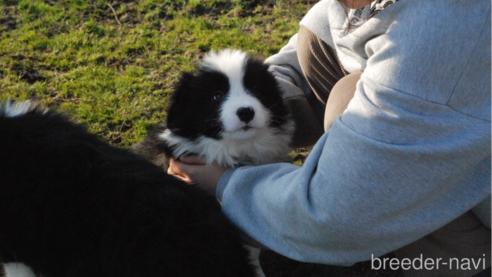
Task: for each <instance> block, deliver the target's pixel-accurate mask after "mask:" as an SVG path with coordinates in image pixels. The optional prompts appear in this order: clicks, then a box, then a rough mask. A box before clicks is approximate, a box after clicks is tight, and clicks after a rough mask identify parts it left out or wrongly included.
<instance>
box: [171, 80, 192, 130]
mask: <svg viewBox="0 0 492 277" xmlns="http://www.w3.org/2000/svg"><path fill="white" fill-rule="evenodd" d="M194 77H195V76H194V75H193V74H192V73H189V72H184V73H183V74H182V75H181V78H180V79H179V82H178V84H177V85H176V87H175V89H174V91H173V92H172V94H171V101H170V105H169V109H168V111H167V119H166V122H167V124H166V125H167V127H168V128H169V129H171V130H173V129H179V128H180V126H181V125H182V124H183V122H182V121H183V119H184V118H185V117H186V116H183V113H186V112H187V111H184V110H183V108H184V107H187V103H186V102H187V101H189V99H190V94H191V92H192V91H193V85H192V82H193V79H194Z"/></svg>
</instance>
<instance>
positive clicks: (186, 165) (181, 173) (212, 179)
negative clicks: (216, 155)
mask: <svg viewBox="0 0 492 277" xmlns="http://www.w3.org/2000/svg"><path fill="white" fill-rule="evenodd" d="M226 170H227V168H226V167H222V166H219V165H218V164H216V163H213V164H211V165H206V164H205V159H204V158H203V157H200V156H196V155H184V156H181V157H180V158H179V161H178V160H176V159H174V158H171V160H170V161H169V168H168V170H167V173H168V174H170V175H172V176H174V177H176V178H178V179H181V180H183V181H185V182H187V183H188V184H196V185H197V186H199V187H200V188H202V189H204V190H205V191H207V192H208V193H209V194H211V195H214V196H215V190H216V189H217V184H218V183H219V180H220V177H222V174H224V172H226Z"/></svg>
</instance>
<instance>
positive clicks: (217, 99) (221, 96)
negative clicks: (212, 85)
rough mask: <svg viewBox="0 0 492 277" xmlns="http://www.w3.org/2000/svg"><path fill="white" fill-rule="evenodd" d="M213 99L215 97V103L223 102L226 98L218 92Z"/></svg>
mask: <svg viewBox="0 0 492 277" xmlns="http://www.w3.org/2000/svg"><path fill="white" fill-rule="evenodd" d="M213 97H214V100H215V101H219V100H221V99H222V98H223V97H224V95H223V94H222V92H220V91H217V92H215V94H214V96H213Z"/></svg>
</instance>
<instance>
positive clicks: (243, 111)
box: [236, 107, 255, 123]
mask: <svg viewBox="0 0 492 277" xmlns="http://www.w3.org/2000/svg"><path fill="white" fill-rule="evenodd" d="M236 115H237V117H239V120H241V121H242V122H244V123H248V122H250V121H251V120H252V119H253V118H254V117H255V110H253V108H252V107H241V108H239V109H237V111H236Z"/></svg>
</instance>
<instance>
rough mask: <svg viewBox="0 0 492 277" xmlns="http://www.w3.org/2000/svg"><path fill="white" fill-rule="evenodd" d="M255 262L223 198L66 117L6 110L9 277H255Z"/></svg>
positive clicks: (0, 211)
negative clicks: (222, 204)
mask: <svg viewBox="0 0 492 277" xmlns="http://www.w3.org/2000/svg"><path fill="white" fill-rule="evenodd" d="M247 255H248V253H247V251H246V250H245V249H244V248H243V246H242V244H241V243H240V241H239V238H238V235H237V233H236V230H235V228H234V227H233V226H232V224H230V222H229V221H228V220H227V219H226V218H225V217H224V216H223V214H222V213H221V211H220V207H219V205H218V203H217V201H216V199H215V198H214V197H210V196H207V195H206V194H204V193H203V192H202V191H201V190H199V189H198V188H196V187H194V186H190V185H187V184H184V183H182V182H181V181H179V180H177V179H175V178H173V177H170V176H169V175H167V174H166V173H165V172H164V171H163V170H162V168H160V167H158V166H156V165H154V164H152V163H151V162H149V161H147V160H146V159H143V158H141V157H140V156H138V155H135V154H133V153H130V152H129V151H127V150H124V149H119V148H115V147H112V146H110V145H108V144H107V143H105V142H103V141H101V140H99V139H98V138H97V137H96V136H95V135H93V134H89V133H88V132H86V130H85V128H83V127H82V126H80V125H76V124H73V123H72V122H70V121H69V120H67V119H66V118H65V117H64V116H62V115H60V114H58V113H55V112H52V111H48V110H43V109H40V108H39V107H37V106H35V105H32V104H31V103H29V102H24V103H21V104H12V103H10V102H6V103H4V104H1V105H0V264H2V263H3V264H4V265H5V271H6V274H7V276H8V277H34V276H37V277H40V276H43V277H136V276H146V277H152V276H154V277H163V276H175V277H197V276H202V277H203V276H210V277H217V276H223V277H231V276H236V277H252V276H255V273H254V268H253V267H252V266H251V265H250V264H249V261H248V258H247ZM1 271H2V270H1V268H0V275H2V274H1Z"/></svg>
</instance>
